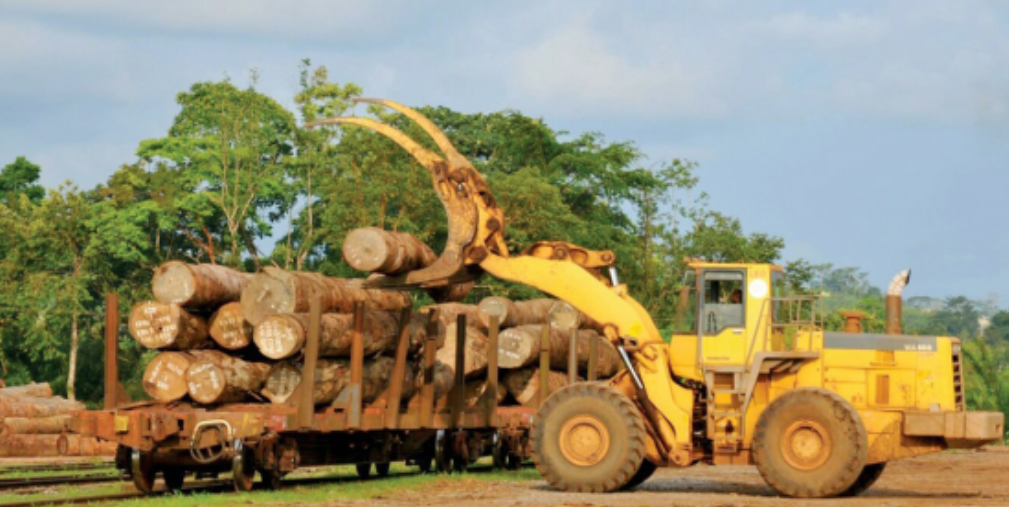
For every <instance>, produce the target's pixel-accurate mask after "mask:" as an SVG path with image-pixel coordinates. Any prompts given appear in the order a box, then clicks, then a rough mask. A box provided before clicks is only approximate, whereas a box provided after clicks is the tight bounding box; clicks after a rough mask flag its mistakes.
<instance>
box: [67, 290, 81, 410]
mask: <svg viewBox="0 0 1009 507" xmlns="http://www.w3.org/2000/svg"><path fill="white" fill-rule="evenodd" d="M70 319H71V320H70V371H69V372H68V373H67V398H69V399H70V400H71V401H73V400H75V399H77V388H76V384H77V348H78V346H79V344H80V335H79V334H78V332H77V310H76V309H74V312H73V316H71V318H70Z"/></svg>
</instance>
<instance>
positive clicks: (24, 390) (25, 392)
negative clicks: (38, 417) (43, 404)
mask: <svg viewBox="0 0 1009 507" xmlns="http://www.w3.org/2000/svg"><path fill="white" fill-rule="evenodd" d="M0 396H2V397H8V398H10V397H14V398H18V397H22V396H31V397H33V398H52V397H53V389H52V387H50V386H49V383H48V382H42V383H41V384H36V383H35V382H32V383H31V384H25V385H22V386H11V387H4V388H0Z"/></svg>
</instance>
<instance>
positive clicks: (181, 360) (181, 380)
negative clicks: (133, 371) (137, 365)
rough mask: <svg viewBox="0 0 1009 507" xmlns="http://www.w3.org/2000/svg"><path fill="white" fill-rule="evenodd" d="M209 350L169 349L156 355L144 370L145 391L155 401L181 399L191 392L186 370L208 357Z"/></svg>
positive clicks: (165, 401)
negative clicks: (187, 382) (183, 350)
mask: <svg viewBox="0 0 1009 507" xmlns="http://www.w3.org/2000/svg"><path fill="white" fill-rule="evenodd" d="M207 352H209V351H206V350H190V351H185V352H182V351H178V352H176V351H169V352H161V353H159V354H158V355H156V356H154V358H153V359H151V362H150V363H148V364H147V369H146V370H144V378H143V386H144V392H146V393H147V395H148V396H150V397H151V398H152V399H154V400H155V401H160V402H164V403H167V402H171V401H177V400H181V399H182V398H184V397H185V396H186V393H188V392H189V386H188V385H187V384H186V370H188V369H189V366H190V365H191V364H192V363H194V362H196V361H198V360H200V359H202V358H204V357H206V355H207V354H206V353H207Z"/></svg>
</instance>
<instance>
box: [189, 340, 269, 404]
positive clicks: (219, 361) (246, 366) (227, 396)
mask: <svg viewBox="0 0 1009 507" xmlns="http://www.w3.org/2000/svg"><path fill="white" fill-rule="evenodd" d="M201 356H202V357H200V358H199V359H198V360H196V361H193V362H191V363H190V365H189V368H188V369H187V370H186V386H187V391H188V392H189V397H190V398H192V399H193V401H195V402H197V403H203V404H205V405H211V404H219V403H235V402H239V401H245V400H247V399H249V398H250V397H253V396H256V395H257V394H258V393H259V390H260V389H262V388H263V383H265V382H266V376H267V375H269V373H270V365H268V364H266V363H254V362H248V361H242V360H241V359H238V358H235V357H231V356H229V355H227V354H225V353H223V352H218V351H216V350H207V351H204V353H203V354H201Z"/></svg>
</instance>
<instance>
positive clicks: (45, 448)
mask: <svg viewBox="0 0 1009 507" xmlns="http://www.w3.org/2000/svg"><path fill="white" fill-rule="evenodd" d="M84 409H85V407H84V404H83V403H80V402H77V401H70V400H67V399H65V398H62V397H59V396H53V391H52V388H51V387H50V386H49V384H47V383H41V384H35V383H32V384H27V385H23V386H14V387H5V388H0V457H8V456H17V457H33V456H34V457H46V456H100V455H101V456H111V455H113V454H115V450H116V449H115V446H114V445H108V444H107V443H100V442H98V441H97V439H95V438H93V437H81V436H79V435H69V434H68V426H67V424H68V421H69V419H70V414H71V413H73V412H76V411H79V410H84ZM61 442H62V444H61Z"/></svg>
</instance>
